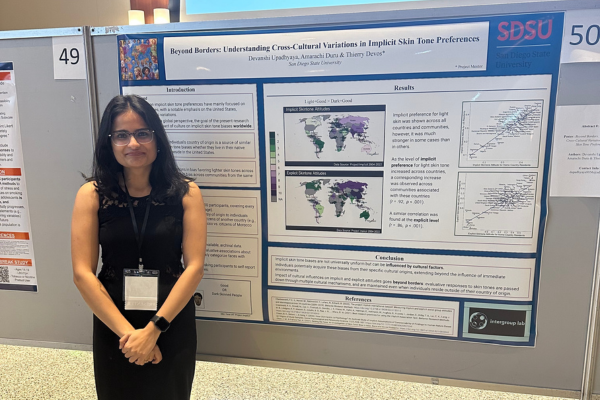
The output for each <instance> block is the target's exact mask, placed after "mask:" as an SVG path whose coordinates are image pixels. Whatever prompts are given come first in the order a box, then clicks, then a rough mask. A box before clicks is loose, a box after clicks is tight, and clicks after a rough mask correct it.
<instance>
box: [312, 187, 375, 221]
mask: <svg viewBox="0 0 600 400" xmlns="http://www.w3.org/2000/svg"><path fill="white" fill-rule="evenodd" d="M301 185H302V186H303V187H304V195H305V196H306V200H307V201H308V202H309V203H310V204H311V206H312V208H313V210H314V211H315V220H316V222H317V223H319V220H320V219H321V218H322V217H323V214H324V213H325V212H326V208H325V206H324V205H323V204H322V203H323V201H322V200H321V198H320V196H319V194H320V193H321V192H322V191H324V190H325V191H327V201H328V203H329V204H330V205H332V206H333V211H332V212H334V213H335V216H336V217H341V216H342V215H344V213H345V212H346V208H347V204H348V202H350V204H351V205H353V206H354V207H356V209H357V214H358V216H359V218H361V219H364V220H365V221H367V222H374V220H373V219H371V214H372V209H371V208H370V207H369V206H367V204H366V196H367V187H368V184H367V183H366V182H357V181H352V180H332V179H315V180H312V181H308V182H301Z"/></svg>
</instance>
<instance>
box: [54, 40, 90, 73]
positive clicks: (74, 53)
mask: <svg viewBox="0 0 600 400" xmlns="http://www.w3.org/2000/svg"><path fill="white" fill-rule="evenodd" d="M84 54H85V53H84V49H83V36H81V35H79V36H57V37H53V38H52V57H53V58H54V79H86V71H85V56H84Z"/></svg>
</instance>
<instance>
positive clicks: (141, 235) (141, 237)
mask: <svg viewBox="0 0 600 400" xmlns="http://www.w3.org/2000/svg"><path fill="white" fill-rule="evenodd" d="M123 186H125V193H126V194H127V206H128V208H129V214H130V215H131V223H132V224H133V232H134V233H135V241H136V242H137V245H138V258H139V266H138V268H139V270H140V271H142V270H143V269H144V263H143V262H142V243H144V234H145V233H146V225H147V223H148V215H149V214H150V203H151V199H152V190H150V196H148V200H146V214H145V215H144V222H143V224H142V232H139V230H138V224H137V220H136V218H135V214H134V212H133V203H132V201H131V196H130V195H129V190H128V189H127V184H126V183H125V181H124V180H123Z"/></svg>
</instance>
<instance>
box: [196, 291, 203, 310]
mask: <svg viewBox="0 0 600 400" xmlns="http://www.w3.org/2000/svg"><path fill="white" fill-rule="evenodd" d="M194 305H195V306H196V309H197V310H204V290H197V291H196V293H194Z"/></svg>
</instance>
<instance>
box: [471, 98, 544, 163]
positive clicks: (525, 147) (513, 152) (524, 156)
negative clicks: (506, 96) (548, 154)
mask: <svg viewBox="0 0 600 400" xmlns="http://www.w3.org/2000/svg"><path fill="white" fill-rule="evenodd" d="M543 106H544V102H543V100H509V101H465V102H463V110H462V121H461V141H460V160H459V165H460V166H461V167H467V168H468V167H537V166H538V160H539V153H540V140H541V136H542V135H541V131H542V115H543Z"/></svg>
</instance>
